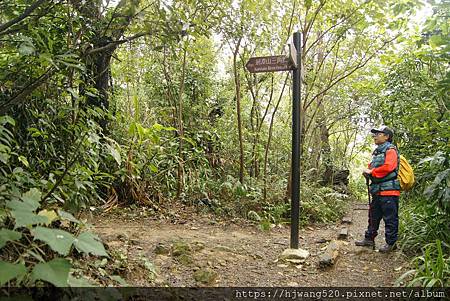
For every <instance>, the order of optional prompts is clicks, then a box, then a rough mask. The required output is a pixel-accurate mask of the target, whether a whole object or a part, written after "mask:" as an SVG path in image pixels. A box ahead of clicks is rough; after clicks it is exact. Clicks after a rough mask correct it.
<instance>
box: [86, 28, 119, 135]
mask: <svg viewBox="0 0 450 301" xmlns="http://www.w3.org/2000/svg"><path fill="white" fill-rule="evenodd" d="M110 42H111V40H110V39H108V38H105V37H103V38H102V39H101V40H100V42H99V43H98V44H96V45H95V47H102V46H105V45H107V44H109V43H110ZM116 48H117V47H112V48H110V49H108V50H106V51H101V52H96V53H94V54H92V55H89V56H88V57H87V59H86V60H87V62H86V67H87V69H88V70H87V74H88V76H89V77H90V78H88V79H87V81H88V83H89V81H91V84H92V86H94V87H95V89H97V93H96V94H95V95H92V94H93V93H89V94H90V95H88V96H87V105H88V106H90V107H98V108H101V109H102V110H104V111H105V112H107V111H108V110H109V92H110V88H111V87H110V77H111V57H112V54H113V53H114V51H115V50H116ZM84 93H86V91H84ZM96 121H97V122H98V124H99V125H100V127H101V128H102V129H103V132H104V133H106V132H107V126H108V119H107V117H106V116H103V117H102V118H100V119H97V120H96Z"/></svg>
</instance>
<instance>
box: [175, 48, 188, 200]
mask: <svg viewBox="0 0 450 301" xmlns="http://www.w3.org/2000/svg"><path fill="white" fill-rule="evenodd" d="M186 53H187V48H184V52H183V67H182V72H181V83H180V90H179V95H178V97H179V99H178V100H179V104H178V138H179V142H180V144H179V151H178V184H177V198H180V195H181V193H182V192H183V186H184V158H183V138H184V128H183V94H184V78H185V73H186Z"/></svg>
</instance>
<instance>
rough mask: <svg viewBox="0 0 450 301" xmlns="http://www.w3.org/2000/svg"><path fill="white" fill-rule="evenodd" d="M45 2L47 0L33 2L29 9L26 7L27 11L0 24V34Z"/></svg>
mask: <svg viewBox="0 0 450 301" xmlns="http://www.w3.org/2000/svg"><path fill="white" fill-rule="evenodd" d="M44 2H45V0H38V1H36V2H34V3H33V4H31V5H30V6H29V7H28V8H27V9H25V11H24V12H23V13H22V14H21V15H20V16H18V17H16V18H14V19H12V20H10V21H8V22H6V23H3V24H0V35H1V34H2V32H3V31H4V30H5V29H7V28H9V27H11V26H13V25H14V24H17V23H19V22H20V21H22V20H23V19H25V18H26V17H28V16H29V15H30V14H31V13H32V12H33V11H34V10H35V9H37V8H38V7H39V6H41V4H42V3H44Z"/></svg>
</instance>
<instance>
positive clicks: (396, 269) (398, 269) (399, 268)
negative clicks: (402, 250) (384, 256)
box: [394, 267, 402, 272]
mask: <svg viewBox="0 0 450 301" xmlns="http://www.w3.org/2000/svg"><path fill="white" fill-rule="evenodd" d="M401 269H402V267H398V268H395V269H394V271H396V272H398V271H400V270H401Z"/></svg>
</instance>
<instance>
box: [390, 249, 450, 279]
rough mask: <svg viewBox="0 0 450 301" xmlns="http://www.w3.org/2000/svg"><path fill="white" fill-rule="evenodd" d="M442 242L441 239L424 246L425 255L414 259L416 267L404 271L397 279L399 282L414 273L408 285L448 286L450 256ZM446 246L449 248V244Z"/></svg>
mask: <svg viewBox="0 0 450 301" xmlns="http://www.w3.org/2000/svg"><path fill="white" fill-rule="evenodd" d="M442 244H443V243H442V242H441V241H440V240H436V242H434V243H430V244H427V245H426V246H425V247H423V255H422V256H418V257H415V258H414V259H413V261H412V265H413V266H415V269H412V270H409V271H407V272H406V273H404V274H403V275H402V276H401V277H400V278H399V279H397V281H396V282H397V284H399V283H401V282H402V281H403V280H404V279H406V278H407V277H408V276H410V275H412V276H413V278H412V279H411V280H410V281H409V282H408V284H407V285H408V286H418V285H419V286H426V287H433V286H436V287H448V286H449V285H450V256H449V255H448V253H444V252H443V249H442ZM446 247H447V249H448V248H449V246H448V245H447V246H446Z"/></svg>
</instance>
